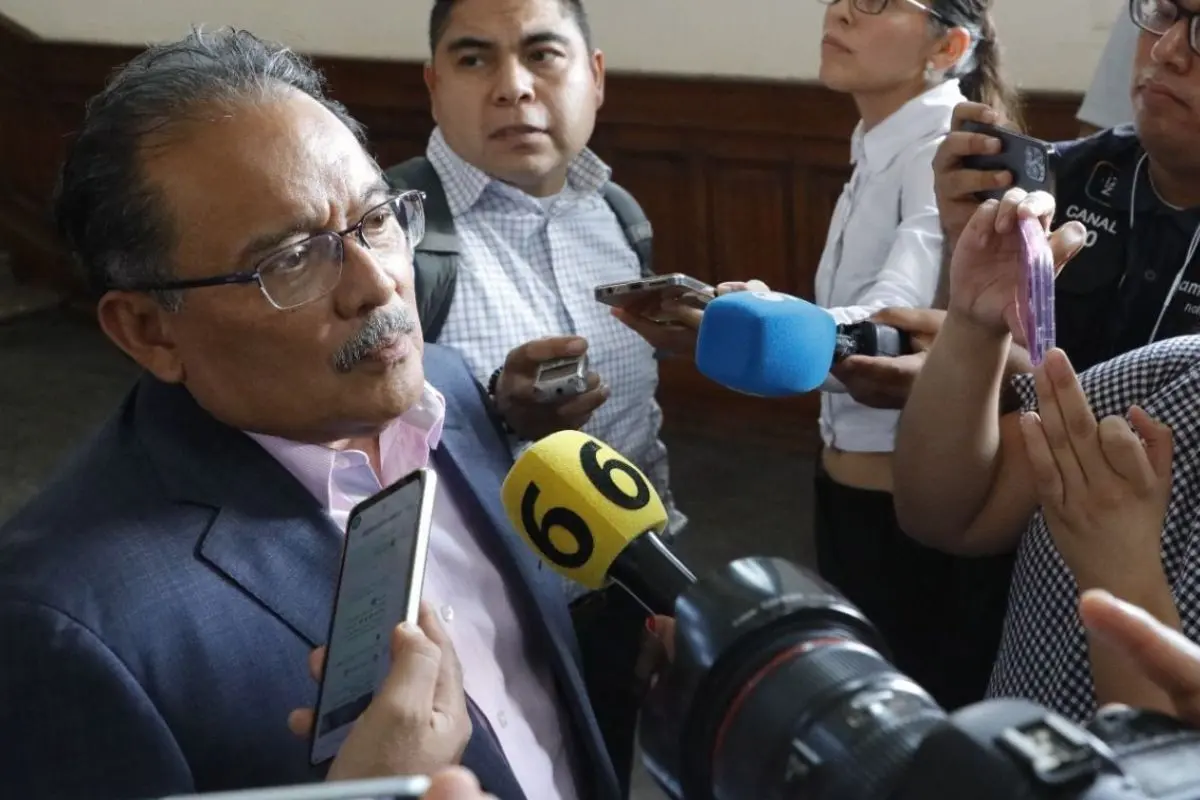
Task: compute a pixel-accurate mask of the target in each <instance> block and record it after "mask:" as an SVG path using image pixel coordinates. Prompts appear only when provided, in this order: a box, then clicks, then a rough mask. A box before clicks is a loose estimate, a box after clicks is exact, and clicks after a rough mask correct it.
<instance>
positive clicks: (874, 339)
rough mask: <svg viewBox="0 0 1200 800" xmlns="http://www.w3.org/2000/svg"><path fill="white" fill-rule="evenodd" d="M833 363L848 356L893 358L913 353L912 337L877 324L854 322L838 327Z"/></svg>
mask: <svg viewBox="0 0 1200 800" xmlns="http://www.w3.org/2000/svg"><path fill="white" fill-rule="evenodd" d="M837 330H838V333H837V343H836V344H835V345H834V348H833V363H834V364H837V363H838V362H840V361H843V360H845V359H847V358H849V357H850V356H883V357H885V358H887V357H895V356H903V355H908V354H909V353H911V352H913V346H912V337H910V336H909V335H908V333H907V332H906V331H902V330H900V329H899V328H893V327H892V326H891V325H883V324H881V323H878V322H869V321H863V322H854V323H851V324H849V325H838V329H837Z"/></svg>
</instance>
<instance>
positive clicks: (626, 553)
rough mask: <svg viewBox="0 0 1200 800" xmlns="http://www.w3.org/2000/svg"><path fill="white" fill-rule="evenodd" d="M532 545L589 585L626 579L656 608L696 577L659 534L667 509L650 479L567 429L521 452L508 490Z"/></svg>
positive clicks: (509, 507) (665, 606)
mask: <svg viewBox="0 0 1200 800" xmlns="http://www.w3.org/2000/svg"><path fill="white" fill-rule="evenodd" d="M500 496H501V499H502V500H503V502H504V509H505V511H507V512H508V518H509V520H510V521H511V522H512V525H513V527H514V528H515V529H516V530H517V532H518V533H519V534H520V535H521V537H522V538H523V539H525V543H526V544H528V545H529V547H530V548H531V549H532V550H533V551H534V552H535V553H537V554H538V557H539V558H541V559H542V561H544V562H546V564H548V565H549V566H550V567H551V568H552V569H554V570H555V571H556V572H558V573H559V574H560V575H562V576H564V577H566V578H568V579H570V580H572V581H575V582H576V583H578V584H581V585H582V586H585V587H587V588H588V589H600V588H603V587H604V586H606V585H607V584H608V583H609V581H612V582H614V583H618V584H620V585H621V586H623V587H624V588H625V589H626V590H627V591H628V592H629V593H630V594H632V595H633V596H634V597H635V598H637V600H639V601H640V602H641V603H642V605H644V606H646V607H647V608H648V609H649V610H650V611H651V612H653V613H655V614H673V613H674V609H675V598H676V597H678V596H679V593H680V592H682V591H683V590H684V589H685V588H687V586H688V585H690V584H692V583H694V582H695V581H696V577H695V576H694V575H693V574H692V573H691V571H689V570H688V568H687V567H685V566H684V565H683V563H682V562H680V561H679V560H678V559H677V558H675V556H673V555H672V554H671V552H670V551H669V550H667V547H666V545H664V544H663V543H662V540H661V539H659V537H658V534H660V533H662V531H663V529H665V528H666V526H667V510H666V508H665V507H664V506H663V502H662V500H661V499H660V498H659V496H658V493H657V492H655V491H654V488H653V487H652V486H651V485H650V481H649V480H647V479H646V476H645V475H644V474H642V471H641V470H639V469H638V468H637V467H636V466H634V465H633V464H632V463H630V462H629V461H628V460H627V459H626V458H625V457H624V456H622V455H621V454H620V453H618V452H617V451H616V450H613V449H612V448H611V447H609V446H608V445H606V444H604V443H603V442H601V441H600V440H599V439H595V438H593V437H591V436H588V435H587V434H586V433H581V432H580V431H559V432H558V433H553V434H551V435H549V436H547V437H546V438H544V439H541V440H539V441H538V442H536V443H534V444H533V445H531V446H530V447H529V448H527V449H526V450H525V451H524V452H523V453H521V455H520V456H519V457H518V458H517V461H516V463H515V464H514V465H513V467H512V469H511V470H509V472H508V475H507V477H505V479H504V486H503V488H502V489H501V492H500Z"/></svg>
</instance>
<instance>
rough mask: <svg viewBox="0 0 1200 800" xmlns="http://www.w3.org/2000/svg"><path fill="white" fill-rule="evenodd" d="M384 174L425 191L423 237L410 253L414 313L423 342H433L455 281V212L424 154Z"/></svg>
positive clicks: (404, 185)
mask: <svg viewBox="0 0 1200 800" xmlns="http://www.w3.org/2000/svg"><path fill="white" fill-rule="evenodd" d="M385 174H386V175H387V179H388V181H389V182H390V183H391V184H392V186H394V187H396V188H397V189H418V190H420V191H422V192H424V193H425V236H424V238H423V239H421V242H420V244H418V245H417V250H416V252H415V253H414V254H413V279H414V283H415V289H416V294H417V298H416V299H417V316H418V317H419V318H420V320H421V329H422V332H423V333H424V337H425V341H427V342H436V341H437V338H438V335H439V334H440V333H441V332H442V326H443V325H445V324H446V317H447V316H448V315H449V313H450V304H451V303H452V302H453V301H454V287H455V286H456V285H457V283H458V255H459V252H460V251H459V245H458V233H457V232H456V231H455V230H454V215H453V214H451V213H450V204H449V203H448V202H447V201H446V191H445V189H444V188H442V181H441V178H439V177H438V174H437V170H435V169H434V168H433V164H431V163H429V159H427V158H425V157H424V156H417V157H416V158H411V159H409V160H408V161H405V162H404V163H403V164H398V165H396V166H394V167H392V168H391V169H389V170H388V171H387V172H386V173H385Z"/></svg>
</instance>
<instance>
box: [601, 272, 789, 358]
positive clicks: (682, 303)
mask: <svg viewBox="0 0 1200 800" xmlns="http://www.w3.org/2000/svg"><path fill="white" fill-rule="evenodd" d="M742 291H752V292H768V291H770V289H769V288H768V287H767V285H766V284H765V283H763V282H762V281H758V280H751V281H727V282H725V283H721V284H718V285H717V286H716V287H712V286H709V285H708V284H706V283H704V282H703V281H699V280H696V279H695V278H691V277H689V276H687V275H683V274H682V273H673V274H671V275H662V276H658V277H657V278H654V279H651V280H648V281H627V282H625V283H621V284H607V285H605V286H597V287H596V300H597V301H599V302H601V303H606V304H608V305H610V306H612V307H613V311H612V314H613V316H614V317H616V318H617V319H618V320H620V321H621V322H622V323H623V324H624V325H626V326H627V327H629V328H631V329H633V330H634V331H636V332H637V334H638V335H639V336H641V337H642V338H643V339H645V340H646V341H647V342H649V343H650V344H651V345H652V346H653V347H654V349H655V350H657V351H658V352H659V353H665V354H669V355H673V356H684V357H688V358H691V357H692V356H693V355H694V354H695V351H696V337H697V333H698V331H699V330H700V322H701V320H702V319H703V318H704V308H705V307H706V306H707V305H708V303H709V302H710V301H711V300H712V299H713V298H715V297H720V296H721V295H724V294H728V293H730V292H742Z"/></svg>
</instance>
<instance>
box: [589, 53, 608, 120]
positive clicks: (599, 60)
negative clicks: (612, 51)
mask: <svg viewBox="0 0 1200 800" xmlns="http://www.w3.org/2000/svg"><path fill="white" fill-rule="evenodd" d="M605 78H606V75H605V71H604V51H602V50H599V49H597V50H593V51H592V80H593V81H594V82H595V86H596V108H600V106H602V105H604V82H605Z"/></svg>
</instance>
